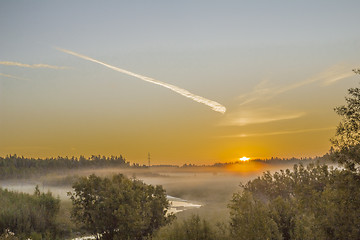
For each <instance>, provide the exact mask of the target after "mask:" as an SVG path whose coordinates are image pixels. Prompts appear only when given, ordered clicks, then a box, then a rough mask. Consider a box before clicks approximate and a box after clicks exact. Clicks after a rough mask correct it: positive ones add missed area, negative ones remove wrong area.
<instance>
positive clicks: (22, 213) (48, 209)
mask: <svg viewBox="0 0 360 240" xmlns="http://www.w3.org/2000/svg"><path fill="white" fill-rule="evenodd" d="M59 206H60V200H59V199H56V198H54V197H53V196H52V194H51V193H50V192H48V193H40V191H39V189H38V188H37V187H36V190H35V193H34V194H33V195H30V194H26V193H18V192H11V191H8V190H6V189H5V190H3V189H1V188H0V232H1V233H4V232H10V231H11V232H13V233H15V235H16V236H19V237H20V239H23V238H27V237H31V236H32V237H33V239H34V236H36V237H37V238H38V239H41V238H44V239H55V238H56V237H57V236H56V235H57V234H56V231H57V229H56V223H55V218H56V214H57V213H58V211H59Z"/></svg>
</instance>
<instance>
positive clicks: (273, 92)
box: [239, 65, 355, 106]
mask: <svg viewBox="0 0 360 240" xmlns="http://www.w3.org/2000/svg"><path fill="white" fill-rule="evenodd" d="M350 69H352V68H351V67H345V66H339V65H335V66H332V67H330V68H328V69H326V70H325V71H323V72H321V73H319V74H317V75H315V76H313V77H311V78H308V79H306V80H304V81H301V82H297V83H294V84H291V85H287V86H282V87H273V88H270V87H265V85H266V83H267V81H262V82H260V83H259V84H258V85H257V86H255V88H254V90H253V91H252V92H250V93H247V94H244V95H241V96H240V97H239V98H240V99H245V100H244V101H242V102H241V103H240V106H241V105H245V104H248V103H251V102H254V101H257V100H259V99H262V100H268V99H270V98H273V97H275V96H277V95H279V94H281V93H284V92H288V91H290V90H294V89H296V88H299V87H302V86H305V85H308V84H311V83H315V82H321V84H322V85H324V86H327V85H330V84H333V83H335V82H337V81H340V80H343V79H346V78H348V77H351V76H353V75H355V73H354V72H352V71H350Z"/></svg>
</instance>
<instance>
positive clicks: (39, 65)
mask: <svg viewBox="0 0 360 240" xmlns="http://www.w3.org/2000/svg"><path fill="white" fill-rule="evenodd" d="M0 65H6V66H16V67H25V68H50V69H67V68H68V67H63V66H53V65H48V64H42V63H40V64H26V63H19V62H9V61H0Z"/></svg>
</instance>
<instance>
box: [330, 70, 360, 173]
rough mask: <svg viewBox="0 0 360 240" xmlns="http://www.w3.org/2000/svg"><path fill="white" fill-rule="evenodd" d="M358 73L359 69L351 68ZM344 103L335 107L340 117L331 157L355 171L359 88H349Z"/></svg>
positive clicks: (359, 158)
mask: <svg viewBox="0 0 360 240" xmlns="http://www.w3.org/2000/svg"><path fill="white" fill-rule="evenodd" d="M353 71H354V72H355V73H357V74H360V69H356V70H353ZM348 93H349V97H346V98H345V99H346V105H343V106H340V107H337V108H335V112H336V113H337V114H338V115H340V116H341V117H342V119H341V122H340V123H339V125H338V127H337V129H336V134H335V137H334V138H332V139H331V142H332V150H331V153H332V158H333V159H334V160H336V161H338V162H339V163H341V164H344V165H345V167H346V168H347V169H350V170H352V171H355V170H356V168H357V166H358V165H359V164H360V88H350V89H349V90H348Z"/></svg>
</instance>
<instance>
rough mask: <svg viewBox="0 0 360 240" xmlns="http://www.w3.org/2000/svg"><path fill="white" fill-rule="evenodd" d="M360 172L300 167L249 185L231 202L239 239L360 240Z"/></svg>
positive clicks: (267, 175)
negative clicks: (359, 173)
mask: <svg viewBox="0 0 360 240" xmlns="http://www.w3.org/2000/svg"><path fill="white" fill-rule="evenodd" d="M359 207H360V176H359V175H358V174H357V173H355V172H352V171H349V170H339V169H330V168H329V167H328V166H326V165H322V166H321V165H309V166H307V167H304V166H302V165H300V166H297V165H295V166H294V169H293V171H290V170H286V171H280V172H277V173H274V174H271V173H270V172H266V173H264V175H263V176H261V177H258V178H257V179H254V180H252V181H250V182H248V183H247V184H245V185H243V191H242V192H241V193H235V194H234V195H233V198H232V201H231V203H230V204H229V208H230V216H231V220H230V226H231V233H232V237H233V239H284V240H286V239H324V240H325V239H360V228H359V227H360V211H359Z"/></svg>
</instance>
